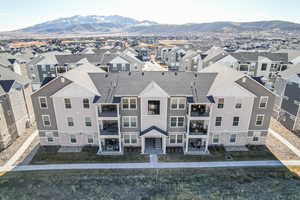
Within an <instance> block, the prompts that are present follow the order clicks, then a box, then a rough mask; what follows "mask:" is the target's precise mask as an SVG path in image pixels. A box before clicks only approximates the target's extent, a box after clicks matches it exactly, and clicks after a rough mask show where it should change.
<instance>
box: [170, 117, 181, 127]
mask: <svg viewBox="0 0 300 200" xmlns="http://www.w3.org/2000/svg"><path fill="white" fill-rule="evenodd" d="M170 127H171V128H176V127H184V117H171V119H170Z"/></svg>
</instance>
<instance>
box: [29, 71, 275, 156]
mask: <svg viewBox="0 0 300 200" xmlns="http://www.w3.org/2000/svg"><path fill="white" fill-rule="evenodd" d="M274 100H275V95H274V94H273V93H272V92H271V91H269V90H267V89H265V88H264V87H263V86H262V85H260V84H259V83H257V82H256V81H254V80H253V79H251V78H250V77H248V76H247V75H245V74H243V73H240V72H237V71H235V70H233V69H230V68H227V67H222V66H219V65H214V66H211V67H208V68H206V69H205V70H204V71H202V72H119V73H106V72H97V69H92V68H91V67H89V68H85V67H84V66H83V67H78V68H76V69H73V70H70V71H69V72H67V73H65V74H63V75H61V76H59V77H57V78H56V79H54V80H52V81H51V82H49V83H48V84H46V85H44V86H43V87H41V88H40V89H39V90H38V91H36V92H35V93H34V94H33V95H32V101H33V105H34V111H35V115H36V121H37V127H38V130H39V135H40V140H41V145H60V146H73V147H74V146H75V147H77V146H85V145H93V146H98V147H99V152H98V153H99V154H122V153H123V152H124V148H129V147H135V148H140V150H141V153H150V152H153V151H154V152H157V153H166V152H167V149H168V148H181V149H182V150H183V152H184V153H186V154H189V153H190V154H204V153H207V152H208V146H209V145H224V146H226V147H227V146H245V145H248V144H251V145H262V144H264V143H265V138H266V136H267V130H268V127H269V122H270V118H271V115H272V110H273V104H274Z"/></svg>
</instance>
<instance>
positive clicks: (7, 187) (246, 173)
mask: <svg viewBox="0 0 300 200" xmlns="http://www.w3.org/2000/svg"><path fill="white" fill-rule="evenodd" d="M299 188H300V178H299V177H298V176H296V175H295V174H293V173H291V172H290V171H289V170H288V169H286V168H284V167H260V168H214V169H134V170H129V169H128V170H127V169H126V170H120V169H118V170H81V171H80V170H75V171H73V170H70V171H41V172H10V173H7V174H5V175H3V176H2V177H0V199H1V200H11V199H14V200H19V199H22V200H23V199H30V200H43V199H47V200H51V199H55V200H63V199H74V200H77V199H118V200H119V199H121V200H122V199H124V200H136V199H137V200H152V199H153V200H156V199H171V200H174V199H175V200H180V199H186V200H190V199H193V200H210V199H215V200H220V199H224V200H225V199H226V200H227V199H228V200H229V199H245V200H246V199H247V200H248V199H250V200H257V199H259V200H273V199H274V200H275V199H276V200H281V199H285V200H288V199H291V200H297V199H300V189H299Z"/></svg>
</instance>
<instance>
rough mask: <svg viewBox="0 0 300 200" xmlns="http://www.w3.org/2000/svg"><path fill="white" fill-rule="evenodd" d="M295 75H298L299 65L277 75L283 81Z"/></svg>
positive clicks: (299, 72)
mask: <svg viewBox="0 0 300 200" xmlns="http://www.w3.org/2000/svg"><path fill="white" fill-rule="evenodd" d="M295 74H300V63H299V64H296V65H292V66H290V67H289V68H288V69H287V70H285V71H282V72H280V73H279V75H280V76H281V78H283V79H289V78H290V77H291V76H294V75H295Z"/></svg>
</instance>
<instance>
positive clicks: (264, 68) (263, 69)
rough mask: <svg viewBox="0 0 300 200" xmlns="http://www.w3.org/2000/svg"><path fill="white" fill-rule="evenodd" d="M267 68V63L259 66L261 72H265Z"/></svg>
mask: <svg viewBox="0 0 300 200" xmlns="http://www.w3.org/2000/svg"><path fill="white" fill-rule="evenodd" d="M267 66H268V64H267V63H263V64H262V65H261V71H266V70H267Z"/></svg>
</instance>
